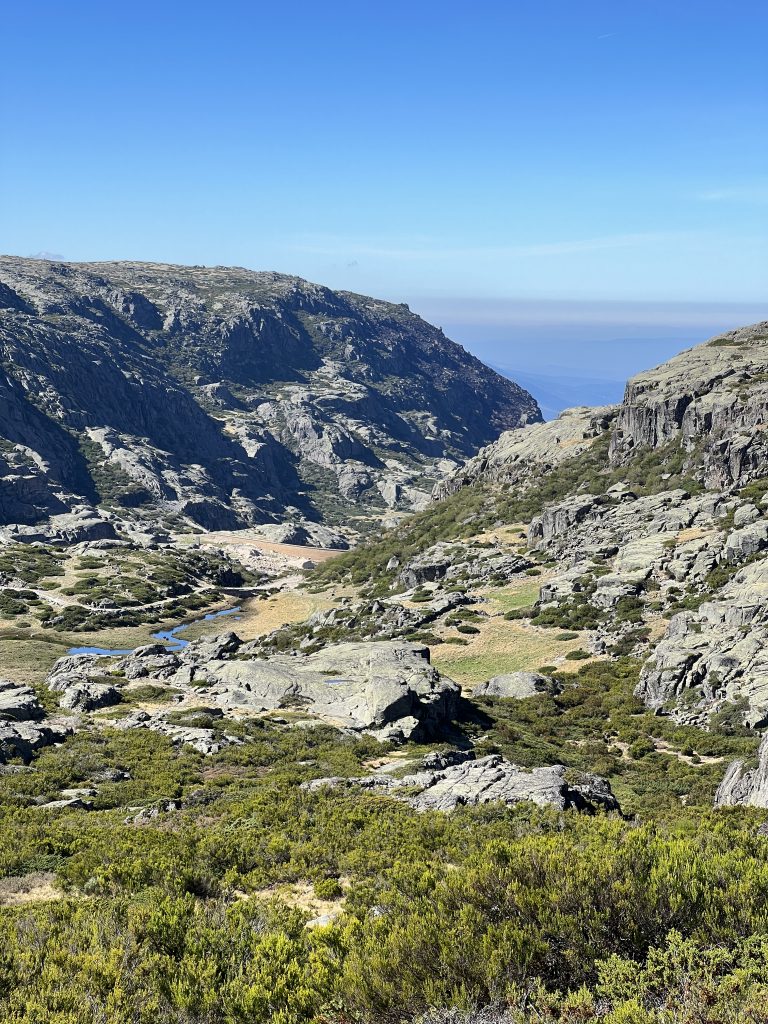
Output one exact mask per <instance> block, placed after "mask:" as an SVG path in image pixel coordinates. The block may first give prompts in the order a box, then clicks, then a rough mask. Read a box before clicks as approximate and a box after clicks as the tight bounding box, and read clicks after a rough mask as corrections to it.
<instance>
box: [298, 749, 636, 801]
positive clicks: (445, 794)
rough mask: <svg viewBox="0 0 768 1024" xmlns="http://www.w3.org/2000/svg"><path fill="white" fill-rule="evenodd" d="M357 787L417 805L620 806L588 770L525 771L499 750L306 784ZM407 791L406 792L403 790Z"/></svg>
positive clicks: (308, 785)
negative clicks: (403, 770)
mask: <svg viewBox="0 0 768 1024" xmlns="http://www.w3.org/2000/svg"><path fill="white" fill-rule="evenodd" d="M329 786H330V787H334V788H335V787H349V786H353V787H359V788H361V789H364V790H369V791H372V792H376V793H383V794H386V795H392V796H394V797H395V798H397V799H400V800H402V801H403V802H404V803H407V804H410V806H411V807H413V808H415V809H416V810H417V811H452V810H455V808H456V807H475V806H477V805H478V804H488V803H502V804H507V805H508V806H513V805H514V804H518V803H523V802H525V801H530V802H532V803H535V804H538V805H539V806H542V807H544V806H549V807H556V808H557V809H558V810H561V811H564V810H568V809H574V810H578V811H594V810H595V809H597V808H603V809H605V810H619V804H618V802H617V800H616V798H615V797H614V795H613V793H612V792H611V788H610V786H609V785H608V783H607V782H606V781H605V779H601V778H599V777H597V776H594V775H589V776H584V777H583V778H582V779H581V781H580V782H578V783H574V784H572V783H569V782H567V781H566V769H565V768H564V767H563V766H562V765H554V766H553V767H551V768H533V769H531V770H530V771H526V770H525V769H524V768H519V767H518V766H517V765H514V764H512V763H511V762H509V761H507V760H506V759H505V758H503V757H501V756H500V755H498V754H491V755H489V756H487V757H481V758H478V759H477V760H475V758H474V755H473V754H465V755H463V756H462V755H459V756H458V757H457V756H455V755H454V756H450V755H449V756H448V757H447V758H432V759H431V760H430V761H428V762H427V763H426V764H424V763H423V764H422V770H421V771H418V772H415V773H414V774H411V775H405V776H403V777H401V778H394V777H393V776H391V775H388V774H385V773H379V774H376V775H368V776H364V777H363V778H356V779H341V778H329V779H316V780H313V781H312V782H309V783H304V788H306V789H309V790H318V789H322V788H325V787H329ZM404 791H405V792H404Z"/></svg>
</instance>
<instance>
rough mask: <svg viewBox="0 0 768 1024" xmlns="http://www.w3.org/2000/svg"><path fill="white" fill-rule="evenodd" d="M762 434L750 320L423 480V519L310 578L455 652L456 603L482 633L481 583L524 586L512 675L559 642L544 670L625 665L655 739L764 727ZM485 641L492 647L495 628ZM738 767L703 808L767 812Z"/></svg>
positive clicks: (500, 642) (766, 328)
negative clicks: (423, 627)
mask: <svg viewBox="0 0 768 1024" xmlns="http://www.w3.org/2000/svg"><path fill="white" fill-rule="evenodd" d="M766 422H768V323H762V324H757V325H754V326H751V327H746V328H742V329H740V330H736V331H732V332H730V333H728V334H725V335H723V336H720V337H717V338H714V339H712V340H711V341H709V342H707V343H705V344H704V345H701V346H698V347H697V348H694V349H691V350H689V351H687V352H683V353H682V354H681V355H679V356H677V357H676V358H675V359H673V360H671V361H670V362H669V363H666V364H664V365H662V366H660V367H657V368H656V369H654V370H650V371H648V372H647V373H643V374H641V375H639V376H637V377H635V378H634V379H632V380H631V381H630V382H629V384H628V385H627V389H626V394H625V397H624V400H623V402H622V403H621V404H619V405H618V406H615V407H605V408H600V409H588V408H581V409H572V410H568V411H567V412H565V413H563V414H562V415H561V416H560V417H559V418H558V419H557V420H555V421H552V422H549V423H545V424H536V425H531V426H529V427H527V428H525V429H524V430H521V431H517V432H514V433H506V434H504V435H502V436H501V437H500V438H499V440H498V441H496V442H494V443H493V444H491V445H490V446H488V447H486V448H484V449H483V450H481V451H480V452H479V453H478V455H476V456H475V457H473V458H472V459H470V460H469V461H468V462H467V463H466V464H465V465H464V466H462V467H461V468H460V469H459V470H457V471H456V472H455V473H453V474H452V475H450V476H449V477H448V478H446V480H444V481H442V482H441V483H440V484H438V486H437V487H436V489H435V493H434V497H435V501H434V503H433V504H432V506H430V507H429V508H428V509H426V510H424V511H423V512H420V513H418V514H417V515H416V516H414V517H412V518H411V519H410V520H409V521H407V522H406V523H404V524H402V525H401V526H400V527H399V528H398V529H397V530H394V531H388V532H385V533H382V534H381V535H380V536H379V538H378V539H375V540H373V541H371V542H370V543H369V544H367V545H365V546H364V547H362V548H361V549H360V550H358V551H355V552H352V553H350V554H349V555H346V556H343V557H342V558H340V559H338V560H336V561H335V562H333V563H332V564H329V565H326V566H325V567H323V568H321V569H320V570H318V572H317V573H316V579H317V581H318V583H319V584H323V583H324V582H325V581H329V580H332V579H336V580H344V579H346V580H348V581H352V582H357V583H358V584H359V585H361V586H363V587H364V588H365V583H364V581H365V580H366V579H368V580H374V581H375V582H374V583H373V584H372V585H368V586H367V588H365V589H367V594H368V597H369V599H374V600H378V601H380V602H381V601H383V602H385V604H389V605H391V604H392V603H393V602H399V603H403V602H405V604H406V605H407V604H408V603H409V601H412V600H414V599H415V600H416V602H417V604H418V608H419V617H418V618H419V621H420V622H422V623H429V629H430V630H431V631H432V633H433V635H435V636H436V638H437V639H438V640H439V641H441V642H444V641H445V640H446V639H450V640H451V641H452V642H457V638H456V637H455V636H451V635H450V634H445V633H443V634H441V633H440V628H439V627H440V626H441V624H442V625H445V624H446V623H450V622H451V621H453V624H454V625H456V623H457V622H458V621H459V620H458V619H457V618H456V610H455V609H456V607H457V600H456V592H457V591H460V592H461V593H462V594H463V598H462V601H463V603H464V604H465V605H466V604H467V603H470V602H473V601H474V602H476V601H478V600H479V602H480V603H479V604H476V605H475V609H474V610H475V616H474V619H473V618H472V617H471V616H469V615H467V616H466V617H465V618H464V622H465V624H467V623H470V624H473V625H474V627H475V629H474V631H475V632H479V633H481V634H482V633H483V630H484V628H486V627H487V628H489V629H490V626H489V624H488V623H483V622H482V621H481V619H482V617H483V616H484V615H487V611H484V610H483V605H484V603H485V604H486V605H487V603H488V601H489V600H490V601H491V604H493V600H494V595H493V592H492V591H491V590H489V587H495V588H496V590H497V592H498V594H502V595H503V594H504V593H505V588H507V589H508V588H512V589H511V590H510V591H509V592H510V595H512V594H513V593H514V592H517V591H519V590H520V588H521V586H522V583H521V581H522V580H523V577H524V576H540V577H541V579H540V580H539V581H537V591H538V596H537V599H536V600H534V601H532V602H531V603H530V604H529V605H528V606H527V607H526V606H525V605H524V604H523V605H521V604H517V605H515V604H513V605H512V606H511V607H512V609H513V612H511V613H510V616H509V618H510V619H511V620H512V622H514V625H512V624H510V626H509V627H508V629H509V630H510V631H514V630H517V631H521V630H522V632H521V633H519V635H518V646H520V645H521V644H522V643H523V640H525V642H526V643H528V644H529V646H530V648H531V650H532V651H534V652H537V653H534V654H533V655H532V657H533V659H534V660H533V662H532V663H531V664H526V665H521V664H519V663H516V664H515V667H517V668H520V667H524V668H528V669H535V668H538V667H539V665H538V663H537V662H536V658H537V657H538V658H539V659H540V658H541V651H542V649H545V648H542V636H543V634H544V632H549V635H550V636H551V637H553V638H554V637H555V636H556V635H559V636H560V637H561V638H562V640H563V641H566V642H567V641H570V643H571V645H577V646H578V648H579V649H578V650H576V651H569V649H568V647H567V646H564V647H563V648H562V649H561V654H560V656H559V657H552V658H551V659H549V660H550V662H551V665H552V666H554V667H555V668H557V667H558V666H560V668H566V667H567V659H568V658H572V659H574V660H577V661H578V660H579V659H580V658H583V659H585V660H586V659H598V660H600V661H606V662H608V663H612V662H618V661H619V660H620V659H626V658H630V659H632V663H633V665H635V666H636V667H635V669H634V670H633V672H634V683H633V686H634V691H635V695H636V697H637V698H639V700H640V701H641V702H642V704H643V705H644V706H645V707H646V708H648V709H649V710H650V711H651V712H652V713H653V714H654V715H656V716H657V718H658V719H659V722H660V724H659V726H658V727H657V733H658V734H659V735H661V734H662V733H663V730H664V727H663V726H662V724H661V723H662V722H663V720H664V719H667V720H668V721H669V722H670V723H672V724H674V723H677V725H679V726H683V727H686V728H687V727H694V728H697V729H701V730H706V731H707V732H710V733H712V732H715V733H718V732H722V731H723V730H724V731H725V732H727V733H729V734H734V735H743V736H744V737H745V738H746V737H749V736H753V737H756V736H758V735H759V734H760V733H762V731H763V730H764V729H765V728H766V727H768V658H767V657H766V653H765V652H766V644H767V643H768V448H767V447H766V440H765V438H766V433H765V426H766ZM499 588H501V590H499ZM515 588H517V591H516V590H515ZM498 594H497V596H498ZM395 595H397V596H395ZM414 595H415V598H414ZM452 595H453V596H452ZM510 600H511V597H510ZM435 612H437V614H435ZM409 615H410V617H411V618H413V615H412V614H411V613H409ZM376 621H377V622H378V625H377V626H376V627H375V628H374V629H373V632H374V634H375V633H376V631H377V630H379V631H380V630H382V629H389V632H390V635H393V636H397V635H408V634H407V630H405V631H404V632H403V633H401V634H398V630H397V628H393V627H392V626H391V625H389V623H393V624H395V627H396V625H397V622H398V621H402V622H403V623H404V624H406V625H408V616H402V615H401V616H400V619H399V620H398V617H397V616H395V615H394V614H393V612H392V611H391V610H390V611H388V612H387V614H386V615H383V614H379V616H378V619H377V620H376ZM315 632H316V633H317V631H315ZM497 632H498V631H497ZM494 636H495V640H494V642H495V644H496V650H497V651H498V650H499V649H502V648H504V644H505V639H504V636H503V631H502V632H498V635H496V634H494ZM534 640H535V641H536V643H534ZM458 642H461V641H460V640H459V641H458ZM471 643H472V644H473V645H475V646H477V645H478V643H479V641H477V640H474V639H473V640H472V641H471ZM549 650H550V651H552V652H555V653H556V651H557V644H554V645H552V644H550V647H549ZM440 657H441V655H438V661H439V660H440ZM509 657H510V658H511V657H512V654H511V653H510V655H509ZM656 739H658V735H657V737H656ZM763 750H764V753H763V760H764V762H765V765H764V766H763V768H762V769H761V771H768V767H765V766H766V765H768V752H767V751H768V748H765V747H764V748H763ZM681 756H682V755H681ZM724 768H725V766H724V767H723V772H724ZM745 771H746V769H744V768H743V765H742V766H741V767H734V769H733V772H732V773H731V775H730V776H729V779H730V782H728V784H727V785H726V787H725V790H723V791H722V792H721V793H720V794H719V796H718V802H720V803H733V802H740V798H739V794H741V795H742V797H743V799H744V801H745V802H751V803H756V802H762V804H763V805H768V796H766V795H765V794H766V788H765V786H764V785H763V784H762V782H761V781H760V780H761V779H762V777H761V776H754V778H757V779H758V781H757V782H750V781H749V780H750V779H751V778H753V776H750V775H749V773H748V772H747V774H744V772H745ZM739 773H741V774H739ZM742 775H743V778H744V780H746V781H738V780H741V779H742ZM734 780H737V782H738V785H737V784H736V782H734ZM734 794H735V795H734ZM745 794H746V795H745ZM755 794H757V795H755Z"/></svg>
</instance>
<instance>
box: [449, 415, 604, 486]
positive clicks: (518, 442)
mask: <svg viewBox="0 0 768 1024" xmlns="http://www.w3.org/2000/svg"><path fill="white" fill-rule="evenodd" d="M616 411H617V407H616V406H612V405H607V406H603V407H598V408H590V407H587V406H582V407H579V408H575V409H566V410H565V411H564V412H562V413H561V414H560V415H559V416H558V417H557V419H554V420H549V421H548V422H546V423H534V424H530V425H528V426H526V427H525V428H524V429H523V430H513V431H507V432H506V433H504V434H502V435H501V437H500V438H499V439H498V440H497V441H494V442H493V443H492V444H490V445H488V446H487V447H485V448H482V449H481V450H480V451H479V452H478V453H477V455H475V456H474V457H473V458H472V459H470V460H469V461H468V462H465V463H464V465H462V466H460V467H459V468H458V469H456V470H455V471H454V472H453V473H451V474H449V475H448V476H447V477H446V478H445V479H444V480H441V481H440V482H439V483H437V484H436V485H435V488H434V490H433V493H432V497H433V498H434V499H435V500H437V501H440V500H442V499H443V498H446V497H448V495H449V494H454V493H455V492H456V491H458V490H460V489H461V488H462V487H471V486H473V485H474V484H476V483H481V482H482V483H493V484H503V485H504V486H507V487H513V486H521V487H524V486H526V484H527V483H528V478H529V477H530V475H531V472H532V471H533V470H535V471H536V472H537V473H541V472H547V471H548V470H551V469H553V468H554V467H555V466H558V465H560V464H561V463H562V462H565V461H567V460H569V459H573V458H575V457H576V456H578V455H581V454H582V453H583V452H585V451H586V450H587V449H588V448H590V447H591V446H592V445H593V444H594V442H595V441H596V440H597V438H599V437H601V436H602V435H604V434H605V432H606V430H607V429H608V428H609V426H610V424H611V422H612V421H613V418H614V416H615V415H616Z"/></svg>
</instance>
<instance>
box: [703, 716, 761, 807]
mask: <svg viewBox="0 0 768 1024" xmlns="http://www.w3.org/2000/svg"><path fill="white" fill-rule="evenodd" d="M735 804H742V805H744V806H746V807H768V733H766V734H765V736H764V737H763V740H762V742H761V744H760V749H759V751H758V764H757V767H756V768H747V767H746V766H745V764H744V762H743V761H733V762H732V763H731V764H730V765H729V767H728V771H727V772H726V773H725V778H724V779H723V781H722V782H721V783H720V785H719V786H718V788H717V793H716V794H715V807H731V806H733V805H735Z"/></svg>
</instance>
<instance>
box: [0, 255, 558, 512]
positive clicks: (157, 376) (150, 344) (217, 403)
mask: <svg viewBox="0 0 768 1024" xmlns="http://www.w3.org/2000/svg"><path fill="white" fill-rule="evenodd" d="M0 360H1V361H2V373H1V374H0V392H2V398H3V403H2V413H0V522H6V523H8V522H19V523H36V522H39V521H41V520H43V519H45V518H46V517H47V516H50V515H51V514H56V513H64V512H66V511H67V510H71V509H72V508H75V507H77V506H78V505H80V504H82V503H87V504H89V505H101V506H102V507H107V506H109V507H113V508H118V509H120V511H121V514H122V515H132V516H135V517H141V516H146V515H148V514H150V513H151V515H152V516H154V517H156V516H157V515H158V512H159V514H160V518H163V517H165V518H166V519H168V518H169V517H170V518H171V519H172V518H173V517H174V516H175V517H179V521H180V522H184V521H187V522H192V523H195V524H197V525H199V526H202V527H204V528H209V529H229V528H236V527H241V526H246V525H253V524H260V523H265V522H273V523H274V522H283V521H285V520H299V519H302V518H306V519H308V520H311V521H315V522H331V523H346V522H347V521H348V519H349V517H350V516H355V515H361V514H362V515H370V514H371V513H377V514H380V513H381V512H386V510H387V509H389V508H391V509H409V508H413V507H417V506H419V505H420V504H422V503H423V502H424V501H426V499H427V497H428V495H429V492H430V490H431V488H432V485H433V484H434V482H435V480H437V479H438V478H439V477H440V476H442V475H443V474H444V473H445V472H446V471H448V470H450V469H451V468H452V467H453V466H455V465H456V464H457V463H458V462H461V461H462V460H463V459H465V458H467V457H468V456H471V455H472V454H473V453H474V452H475V451H476V450H477V448H478V447H480V446H481V445H483V444H486V443H488V442H490V441H492V440H494V439H495V438H496V437H498V436H499V434H501V433H502V432H503V431H504V430H508V429H511V428H515V427H518V426H523V425H525V424H527V423H531V422H537V421H539V420H540V419H541V411H540V409H539V407H538V405H537V404H536V402H535V400H534V399H533V398H532V397H531V396H530V395H529V394H528V393H527V392H526V391H525V390H524V389H523V388H521V387H520V386H519V385H517V384H516V383H514V382H513V381H510V380H508V379H506V378H505V377H504V376H502V375H500V374H498V373H496V372H495V371H494V370H492V369H490V368H489V367H487V366H485V365H484V364H483V363H482V362H481V361H480V360H479V359H477V358H476V357H475V356H472V355H470V354H469V353H468V352H467V351H465V349H463V348H462V347H461V346H460V345H457V344H455V343H454V342H452V341H450V340H449V339H448V338H447V337H446V336H445V335H444V334H443V332H442V331H441V330H440V329H438V328H435V327H432V326H431V325H430V324H428V323H426V321H424V320H422V319H421V318H420V317H418V316H416V315H415V314H414V313H412V312H411V311H410V310H409V309H408V307H407V306H405V305H396V304H393V303H389V302H384V301H380V300H377V299H373V298H368V297H366V296H362V295H354V294H352V293H349V292H334V291H331V290H330V289H328V288H324V287H322V286H319V285H315V284H311V283H309V282H307V281H304V280H301V279H300V278H296V277H289V276H287V275H282V274H276V273H268V272H266V273H257V272H254V271H249V270H243V269H241V268H226V267H213V268H206V267H181V266H168V265H156V264H148V263H119V262H116V263H98V264H74V263H62V262H56V261H47V260H40V259H22V258H17V257H10V256H9V257H0Z"/></svg>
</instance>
